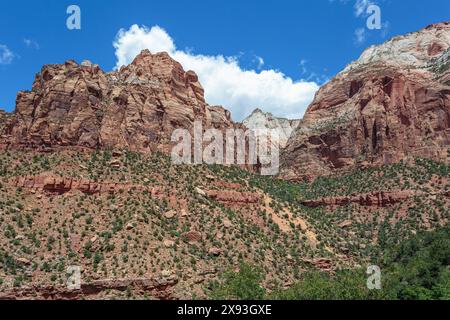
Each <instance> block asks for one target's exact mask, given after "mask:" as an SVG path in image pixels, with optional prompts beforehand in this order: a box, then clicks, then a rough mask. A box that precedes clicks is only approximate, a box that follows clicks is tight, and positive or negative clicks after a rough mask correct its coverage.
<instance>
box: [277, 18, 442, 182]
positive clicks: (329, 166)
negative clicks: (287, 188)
mask: <svg viewBox="0 0 450 320" xmlns="http://www.w3.org/2000/svg"><path fill="white" fill-rule="evenodd" d="M449 48H450V25H449V23H447V22H444V23H440V24H435V25H432V26H430V27H427V28H425V29H422V30H420V31H418V32H414V33H410V34H407V35H405V36H400V37H395V38H393V39H391V40H389V41H387V42H386V43H384V44H382V45H380V46H374V47H371V48H369V49H367V50H366V51H365V52H364V53H363V54H362V56H361V58H360V59H359V60H358V61H356V62H354V63H352V64H350V65H349V66H348V67H347V68H346V69H345V70H344V71H343V72H341V73H339V74H338V75H337V76H336V77H335V78H334V79H332V80H331V81H330V82H328V83H327V84H326V85H324V86H323V87H322V88H321V89H320V90H319V91H318V92H317V94H316V97H315V99H314V101H313V102H312V104H311V105H310V106H309V107H308V110H307V112H306V114H305V117H304V119H303V122H302V126H301V128H299V129H298V130H297V131H296V132H295V134H294V135H293V136H292V137H291V139H290V140H289V142H288V145H287V147H286V149H285V152H284V154H283V156H282V158H283V159H282V163H283V167H284V169H283V170H284V173H283V175H284V177H285V178H289V179H293V180H296V179H303V178H307V179H313V178H314V177H316V176H320V175H328V174H330V173H332V172H335V171H339V170H341V171H345V170H351V169H354V168H358V167H368V166H379V165H384V164H392V163H398V162H400V161H402V160H405V159H407V158H409V157H413V158H414V157H415V158H418V157H419V158H429V159H433V160H437V161H448V152H447V150H448V149H449V146H450V140H449V137H450V135H449V130H450V60H449Z"/></svg>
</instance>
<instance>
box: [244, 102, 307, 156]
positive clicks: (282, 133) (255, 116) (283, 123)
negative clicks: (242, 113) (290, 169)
mask: <svg viewBox="0 0 450 320" xmlns="http://www.w3.org/2000/svg"><path fill="white" fill-rule="evenodd" d="M300 123H301V120H289V119H285V118H277V117H274V116H273V115H272V114H271V113H265V112H263V111H262V110H261V109H256V110H255V111H253V113H252V114H251V115H250V116H248V117H247V118H246V119H245V120H244V121H243V123H242V124H243V125H244V126H245V127H246V128H248V129H251V130H255V131H256V130H258V129H262V130H264V129H268V130H271V131H272V130H273V131H274V132H275V133H276V136H277V137H278V143H279V146H280V147H281V148H284V147H286V144H287V142H288V140H289V138H290V137H291V135H292V133H293V132H294V130H295V129H297V127H298V126H299V125H300Z"/></svg>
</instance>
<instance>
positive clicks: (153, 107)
mask: <svg viewBox="0 0 450 320" xmlns="http://www.w3.org/2000/svg"><path fill="white" fill-rule="evenodd" d="M13 117H14V121H12V123H8V126H7V127H6V128H4V130H3V133H4V134H6V135H9V137H8V139H3V140H4V144H5V145H4V146H3V147H8V146H13V147H30V148H33V149H37V148H41V149H42V148H48V147H58V146H62V147H66V146H82V147H87V148H92V149H96V148H129V149H131V150H137V151H147V150H154V149H155V148H158V147H161V146H162V145H165V144H168V143H170V137H171V135H172V132H173V130H175V129H178V128H185V129H191V128H192V127H193V123H194V121H195V120H199V121H201V122H202V124H203V126H204V128H211V127H213V128H217V129H225V128H230V127H234V124H233V122H232V121H231V115H230V112H229V111H227V110H225V109H224V108H222V107H212V106H209V105H208V104H207V103H206V102H205V98H204V90H203V88H202V86H201V84H200V83H199V81H198V77H197V75H196V74H195V73H194V72H193V71H188V72H185V71H184V70H183V68H182V66H181V64H180V63H178V62H176V61H175V60H173V59H172V58H171V57H170V56H169V55H168V54H167V53H157V54H151V53H150V52H149V51H148V50H144V51H143V52H142V53H141V54H139V55H138V56H137V57H136V58H135V60H134V61H133V62H132V63H131V64H130V65H128V66H124V67H122V68H121V69H120V70H118V71H115V72H111V73H105V72H103V71H102V70H101V69H100V67H99V66H98V65H95V64H92V63H87V62H83V63H82V64H80V65H79V64H77V63H76V62H74V61H67V62H66V63H64V64H61V65H46V66H44V67H43V68H42V70H41V72H40V73H39V74H37V75H36V79H35V81H34V84H33V88H32V90H31V91H27V92H19V93H18V95H17V103H16V110H15V112H14V114H13Z"/></svg>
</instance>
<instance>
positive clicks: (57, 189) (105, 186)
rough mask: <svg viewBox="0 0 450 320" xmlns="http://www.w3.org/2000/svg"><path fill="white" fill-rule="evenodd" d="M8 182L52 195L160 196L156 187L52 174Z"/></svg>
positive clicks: (20, 178)
mask: <svg viewBox="0 0 450 320" xmlns="http://www.w3.org/2000/svg"><path fill="white" fill-rule="evenodd" d="M9 182H10V184H11V185H13V186H14V187H17V188H25V189H30V190H34V191H42V192H47V193H53V194H64V193H67V192H71V191H80V192H82V193H85V194H99V193H115V192H119V191H129V190H131V189H134V190H141V191H148V192H149V194H151V195H152V196H156V195H158V194H160V190H159V189H158V188H157V187H150V186H144V185H138V184H121V183H112V182H111V183H108V182H95V181H92V180H88V179H74V178H67V177H61V176H57V175H54V174H41V175H39V176H27V177H15V178H13V179H11V180H10V181H9Z"/></svg>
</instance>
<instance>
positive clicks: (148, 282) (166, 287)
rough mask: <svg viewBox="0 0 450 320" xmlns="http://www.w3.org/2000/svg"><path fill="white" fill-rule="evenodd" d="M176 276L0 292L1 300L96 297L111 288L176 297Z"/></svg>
mask: <svg viewBox="0 0 450 320" xmlns="http://www.w3.org/2000/svg"><path fill="white" fill-rule="evenodd" d="M178 281H179V279H178V278H177V277H176V276H173V275H172V276H158V277H154V278H149V279H145V278H142V279H106V280H94V281H92V282H91V283H82V284H81V287H80V289H76V290H69V289H68V288H67V287H55V286H30V287H26V288H20V289H12V290H10V291H6V292H2V293H0V299H2V300H26V299H45V300H73V299H80V298H83V299H86V298H94V299H95V298H96V297H98V295H100V294H102V293H106V292H108V291H111V290H115V291H122V292H124V291H126V290H134V291H136V292H137V293H141V294H142V295H144V294H147V295H150V296H151V297H153V298H155V299H162V300H171V299H176V297H174V294H173V287H174V286H175V285H176V284H177V283H178Z"/></svg>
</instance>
